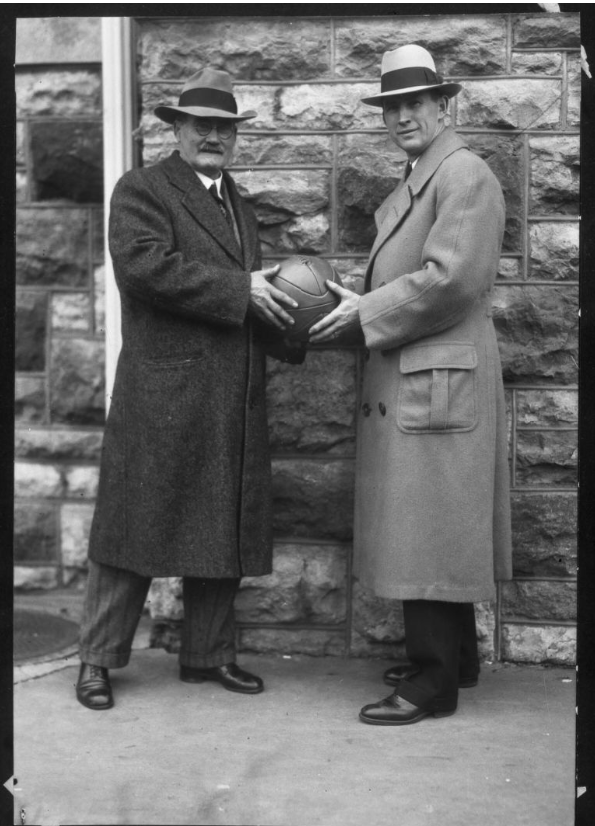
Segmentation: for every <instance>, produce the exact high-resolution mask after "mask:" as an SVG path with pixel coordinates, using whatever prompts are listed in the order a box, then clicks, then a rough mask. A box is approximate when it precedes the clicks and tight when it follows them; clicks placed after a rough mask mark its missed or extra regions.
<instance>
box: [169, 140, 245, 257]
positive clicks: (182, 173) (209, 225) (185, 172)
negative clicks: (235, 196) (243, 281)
mask: <svg viewBox="0 0 595 826" xmlns="http://www.w3.org/2000/svg"><path fill="white" fill-rule="evenodd" d="M165 169H166V172H167V175H168V177H169V180H170V181H171V183H172V184H173V185H174V186H175V187H177V188H178V189H179V190H180V191H181V193H183V194H182V198H181V201H182V204H183V206H184V207H185V208H186V209H187V210H188V212H190V214H191V215H192V217H193V218H194V219H195V220H196V221H197V222H198V223H199V224H200V225H201V226H202V227H203V229H205V230H206V231H207V232H208V233H210V235H212V236H213V238H214V239H215V241H217V243H218V244H220V246H222V247H223V249H225V250H226V252H227V253H228V254H229V255H230V256H231V257H232V258H234V259H235V260H236V261H237V262H238V263H239V264H241V265H242V266H243V255H242V250H241V249H240V247H239V245H238V242H237V241H236V239H235V236H234V234H233V230H232V229H231V228H230V227H229V225H228V223H227V221H226V220H225V218H224V217H223V216H222V215H221V212H220V211H219V209H218V208H217V205H216V203H215V201H214V200H213V198H212V196H211V195H209V193H208V192H207V190H206V189H205V187H204V186H203V185H202V184H201V182H200V181H199V180H198V178H197V177H196V175H195V174H194V171H193V170H192V168H191V167H190V166H189V165H188V164H187V163H186V162H185V161H183V160H182V159H181V157H180V155H179V153H178V152H174V153H173V155H171V156H170V157H169V158H168V159H167V161H166V162H165ZM234 209H235V205H234Z"/></svg>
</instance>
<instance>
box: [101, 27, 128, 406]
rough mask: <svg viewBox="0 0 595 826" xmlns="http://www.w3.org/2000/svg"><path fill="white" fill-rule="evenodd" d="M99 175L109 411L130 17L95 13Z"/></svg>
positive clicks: (116, 331)
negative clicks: (113, 247) (114, 198)
mask: <svg viewBox="0 0 595 826" xmlns="http://www.w3.org/2000/svg"><path fill="white" fill-rule="evenodd" d="M101 49H102V87H103V175H104V206H105V224H104V235H105V404H106V412H107V411H108V410H109V405H110V401H111V394H112V388H113V385H114V377H115V373H116V364H117V362H118V354H119V352H120V347H121V345H122V337H121V332H120V318H121V312H120V296H119V293H118V289H117V287H116V282H115V279H114V271H113V267H112V261H111V258H110V255H109V250H108V244H107V226H108V220H109V202H110V198H111V194H112V191H113V189H114V186H115V185H116V182H117V181H118V179H119V178H121V177H122V175H123V174H124V172H127V171H128V170H129V169H132V167H133V166H134V138H133V129H134V127H135V124H134V71H135V66H134V50H133V40H132V19H131V18H130V17H102V18H101Z"/></svg>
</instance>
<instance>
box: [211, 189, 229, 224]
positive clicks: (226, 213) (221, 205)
mask: <svg viewBox="0 0 595 826" xmlns="http://www.w3.org/2000/svg"><path fill="white" fill-rule="evenodd" d="M209 192H210V193H211V195H212V196H213V198H214V199H215V203H216V204H217V206H218V207H219V211H220V212H221V215H223V217H224V218H225V220H226V221H227V223H228V224H229V226H230V227H232V228H233V223H232V220H231V215H230V214H229V210H228V209H227V207H226V206H225V202H224V201H223V199H222V198H220V197H219V194H218V193H217V185H216V184H214V183H213V184H211V186H210V187H209Z"/></svg>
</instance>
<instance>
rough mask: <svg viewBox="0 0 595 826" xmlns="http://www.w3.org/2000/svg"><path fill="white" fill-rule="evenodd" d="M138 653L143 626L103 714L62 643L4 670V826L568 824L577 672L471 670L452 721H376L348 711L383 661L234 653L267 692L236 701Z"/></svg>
mask: <svg viewBox="0 0 595 826" xmlns="http://www.w3.org/2000/svg"><path fill="white" fill-rule="evenodd" d="M147 645H148V635H147V624H146V622H145V623H144V624H142V625H141V628H140V633H139V635H137V640H136V642H135V648H136V650H135V651H134V654H133V658H132V661H131V663H130V665H129V666H128V667H127V668H125V669H121V670H119V671H113V672H111V674H112V683H113V687H114V693H115V699H116V705H115V707H114V708H113V709H111V710H109V711H105V712H95V711H90V710H88V709H85V708H84V707H83V706H81V705H80V704H79V703H78V702H77V701H76V699H75V696H74V684H75V682H76V678H77V674H78V660H77V657H76V653H75V652H74V651H69V652H62V653H61V654H59V655H58V654H57V655H54V656H53V657H47V658H45V661H42V662H37V663H33V664H26V665H22V666H20V667H18V668H16V669H15V680H16V684H15V697H14V703H15V772H14V774H15V777H16V778H17V781H18V782H17V785H16V788H15V824H24V826H54V824H61V825H63V824H73V826H74V824H77V825H78V824H85V825H86V826H89V825H90V824H139V825H140V824H159V826H165V824H169V825H170V826H173V825H174V824H222V826H232V824H241V825H242V826H254V825H255V824H260V826H294V824H295V826H318V824H320V826H335V824H336V826H384V824H387V826H393V825H394V824H397V826H429V824H432V825H433V824H436V825H438V824H439V826H475V824H482V826H517V825H518V826H521V824H523V826H571V824H572V823H573V822H574V814H573V812H574V707H575V688H576V683H575V672H574V670H566V669H556V668H542V667H538V666H533V667H519V666H514V665H498V664H492V665H489V664H484V666H483V667H482V674H481V679H480V684H479V686H478V687H477V688H473V689H464V690H462V691H461V692H460V696H459V710H458V711H457V713H456V714H455V715H454V716H453V717H446V718H442V719H438V720H436V719H434V718H428V719H425V720H423V721H421V722H420V723H417V724H415V725H412V726H405V727H379V726H368V725H365V724H362V723H360V722H359V721H358V719H357V715H358V711H359V709H360V707H361V706H362V705H364V704H365V703H368V702H373V701H375V700H378V699H380V698H381V697H383V696H386V695H387V694H388V693H389V692H390V689H388V688H387V687H386V686H384V685H383V683H382V682H381V675H382V671H383V670H384V668H385V667H386V666H387V663H386V662H379V661H373V660H343V659H336V658H324V659H323V658H320V659H319V658H312V657H297V656H293V657H289V658H284V657H277V658H273V657H259V656H250V657H248V656H242V657H240V658H239V660H240V663H241V664H242V665H244V666H245V667H246V668H248V669H249V670H252V671H254V672H255V673H257V674H259V675H261V676H262V677H263V678H264V680H265V684H266V691H265V692H264V693H263V694H260V695H257V696H246V695H239V694H233V693H231V692H228V691H225V690H224V689H223V688H222V687H221V686H219V685H217V684H215V683H203V684H201V685H188V684H185V683H182V682H180V681H179V680H178V669H177V660H176V657H174V656H173V655H169V654H167V653H166V652H164V651H161V650H150V649H148V648H147ZM21 812H22V817H21Z"/></svg>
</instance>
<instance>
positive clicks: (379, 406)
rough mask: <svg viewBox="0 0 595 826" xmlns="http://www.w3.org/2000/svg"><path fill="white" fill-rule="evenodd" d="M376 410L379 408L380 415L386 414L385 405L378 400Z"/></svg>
mask: <svg viewBox="0 0 595 826" xmlns="http://www.w3.org/2000/svg"><path fill="white" fill-rule="evenodd" d="M378 410H380V415H381V416H386V407H385V406H384V405H383V404H382V402H379V404H378Z"/></svg>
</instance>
